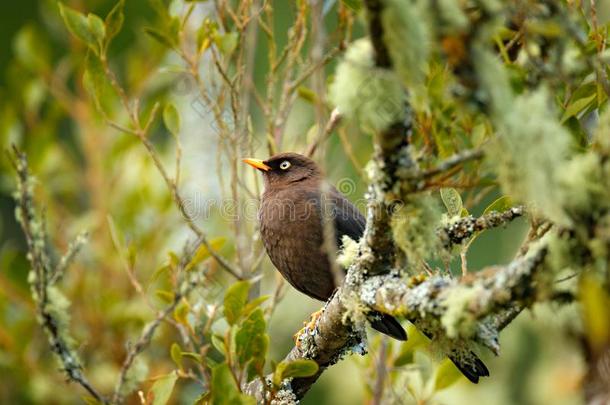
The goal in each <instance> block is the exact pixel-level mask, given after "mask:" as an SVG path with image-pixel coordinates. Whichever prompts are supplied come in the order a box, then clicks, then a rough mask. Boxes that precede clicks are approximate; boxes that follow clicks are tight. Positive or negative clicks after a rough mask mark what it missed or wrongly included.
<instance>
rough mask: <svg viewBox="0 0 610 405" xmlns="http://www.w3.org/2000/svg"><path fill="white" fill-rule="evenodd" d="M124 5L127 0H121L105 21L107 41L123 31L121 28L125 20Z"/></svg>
mask: <svg viewBox="0 0 610 405" xmlns="http://www.w3.org/2000/svg"><path fill="white" fill-rule="evenodd" d="M124 6H125V0H119V1H118V2H117V4H115V6H114V7H113V8H112V10H110V12H109V13H108V15H107V16H106V19H105V23H106V40H107V41H110V40H111V39H112V38H114V37H115V36H116V35H117V34H118V33H119V32H120V31H121V28H123V22H124V20H125V16H124V14H123V9H124Z"/></svg>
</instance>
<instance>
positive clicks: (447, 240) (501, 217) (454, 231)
mask: <svg viewBox="0 0 610 405" xmlns="http://www.w3.org/2000/svg"><path fill="white" fill-rule="evenodd" d="M524 213H525V208H524V207H523V206H517V207H512V208H509V209H508V210H506V211H504V212H497V211H492V212H489V213H487V214H485V215H482V216H480V217H478V218H475V217H473V216H472V215H469V216H467V217H464V218H459V219H458V220H456V221H452V222H450V223H449V224H447V225H446V226H444V227H442V228H441V229H439V230H438V234H439V236H440V238H441V240H442V241H443V245H444V246H445V247H446V248H447V249H450V248H451V247H452V246H455V245H459V244H461V243H463V242H464V241H466V240H467V239H469V238H470V237H472V236H474V234H476V233H477V232H481V231H483V230H485V229H490V228H496V227H498V226H502V225H506V224H507V223H508V222H510V221H512V220H513V219H515V218H518V217H520V216H522V215H523V214H524Z"/></svg>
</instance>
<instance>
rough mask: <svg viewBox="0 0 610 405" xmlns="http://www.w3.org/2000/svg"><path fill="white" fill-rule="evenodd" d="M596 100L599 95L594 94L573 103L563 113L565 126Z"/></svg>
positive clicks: (562, 121) (562, 118)
mask: <svg viewBox="0 0 610 405" xmlns="http://www.w3.org/2000/svg"><path fill="white" fill-rule="evenodd" d="M596 99H597V93H593V94H591V95H589V96H586V97H582V98H579V99H577V100H574V101H571V102H570V104H568V106H567V107H566V109H565V111H564V112H563V116H562V117H561V123H562V124H563V123H564V122H565V121H567V120H568V119H569V118H571V117H575V116H577V115H578V114H580V113H581V112H582V111H584V110H585V109H587V108H588V107H589V106H591V105H592V104H593V102H594V101H595V100H596Z"/></svg>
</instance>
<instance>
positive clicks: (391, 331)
mask: <svg viewBox="0 0 610 405" xmlns="http://www.w3.org/2000/svg"><path fill="white" fill-rule="evenodd" d="M368 318H369V321H370V323H371V327H372V328H373V329H375V330H377V331H379V332H381V333H383V334H384V335H388V336H390V337H393V338H394V339H398V340H407V332H405V330H404V329H403V328H402V326H401V325H400V323H399V322H398V321H397V320H396V318H394V317H392V316H391V315H388V314H383V313H381V312H373V313H369V316H368Z"/></svg>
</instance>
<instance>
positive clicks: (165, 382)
mask: <svg viewBox="0 0 610 405" xmlns="http://www.w3.org/2000/svg"><path fill="white" fill-rule="evenodd" d="M176 379H178V376H177V375H176V372H175V371H172V372H171V373H169V374H167V375H164V376H161V377H159V378H157V379H156V380H155V383H154V384H153V386H152V388H151V389H150V392H151V393H152V395H153V405H164V404H166V403H167V401H169V398H170V397H171V395H172V391H173V390H174V384H176Z"/></svg>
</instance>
